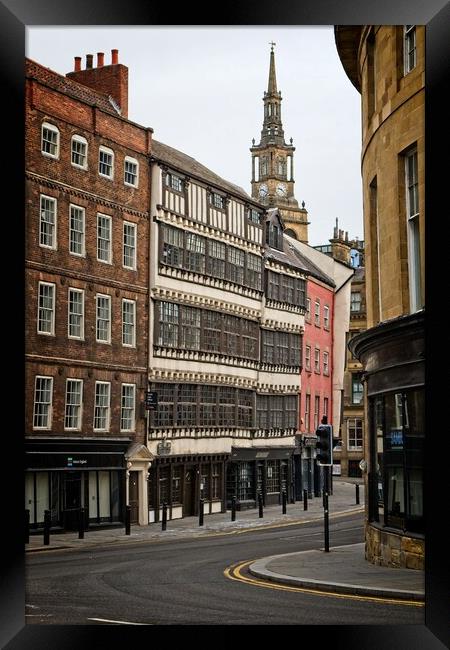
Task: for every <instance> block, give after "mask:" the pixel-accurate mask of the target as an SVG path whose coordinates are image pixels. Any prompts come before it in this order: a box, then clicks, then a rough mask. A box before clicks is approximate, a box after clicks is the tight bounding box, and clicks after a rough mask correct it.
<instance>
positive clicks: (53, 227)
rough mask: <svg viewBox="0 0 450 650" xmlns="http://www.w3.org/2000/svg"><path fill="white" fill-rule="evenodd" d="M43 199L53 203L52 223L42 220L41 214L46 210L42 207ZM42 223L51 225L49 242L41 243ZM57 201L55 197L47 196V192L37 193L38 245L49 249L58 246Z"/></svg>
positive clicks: (54, 248)
mask: <svg viewBox="0 0 450 650" xmlns="http://www.w3.org/2000/svg"><path fill="white" fill-rule="evenodd" d="M43 201H50V203H52V204H53V210H54V212H53V217H54V220H53V223H51V222H50V221H44V220H43V214H44V213H45V212H46V210H45V209H43V207H42V203H43ZM44 223H47V224H50V227H51V235H50V237H51V242H52V243H51V244H43V243H42V226H43V224H44ZM57 228H58V201H57V200H56V199H55V197H54V196H48V195H47V194H40V195H39V246H40V247H41V248H49V249H51V250H56V249H57V247H58V230H57Z"/></svg>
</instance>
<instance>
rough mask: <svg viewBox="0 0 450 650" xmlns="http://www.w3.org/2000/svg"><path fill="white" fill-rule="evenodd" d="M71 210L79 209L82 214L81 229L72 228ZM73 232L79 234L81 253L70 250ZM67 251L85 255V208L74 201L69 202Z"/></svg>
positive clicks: (78, 255)
mask: <svg viewBox="0 0 450 650" xmlns="http://www.w3.org/2000/svg"><path fill="white" fill-rule="evenodd" d="M72 210H79V211H80V212H81V214H82V223H83V228H82V230H81V231H78V230H74V229H73V228H72ZM73 232H74V233H79V234H81V253H77V252H75V251H73V250H72V233H73ZM76 243H78V242H76ZM69 253H70V254H71V255H76V256H77V257H86V208H83V207H82V206H81V205H75V204H74V203H70V204H69Z"/></svg>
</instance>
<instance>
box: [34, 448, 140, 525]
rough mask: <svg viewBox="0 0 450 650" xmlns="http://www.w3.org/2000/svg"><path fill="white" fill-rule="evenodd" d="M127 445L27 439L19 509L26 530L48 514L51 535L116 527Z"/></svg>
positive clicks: (122, 497) (120, 518) (121, 509)
mask: <svg viewBox="0 0 450 650" xmlns="http://www.w3.org/2000/svg"><path fill="white" fill-rule="evenodd" d="M130 442H131V441H130V440H98V439H97V440H87V439H84V440H80V439H78V440H69V439H52V440H48V439H36V438H33V439H28V440H26V441H25V463H26V465H25V509H27V510H29V511H30V531H31V532H33V531H39V530H41V529H42V527H43V522H44V512H45V510H49V511H50V517H51V527H52V529H53V530H55V531H56V530H61V531H63V530H76V529H77V528H78V522H79V516H80V508H82V507H83V508H84V513H85V528H89V527H96V526H111V525H119V524H121V523H122V522H124V517H125V490H126V484H125V481H126V461H125V453H126V451H127V448H128V446H129V445H130Z"/></svg>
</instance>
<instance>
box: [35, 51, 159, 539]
mask: <svg viewBox="0 0 450 650" xmlns="http://www.w3.org/2000/svg"><path fill="white" fill-rule="evenodd" d="M92 58H93V57H92V55H87V57H86V69H85V70H81V59H80V58H79V57H77V58H76V59H75V71H73V72H71V73H69V74H68V75H66V76H65V77H64V76H62V75H60V74H58V73H56V72H53V71H52V70H50V69H48V68H45V67H43V66H41V65H39V64H38V63H36V62H34V61H32V60H29V59H27V60H26V132H25V135H26V210H25V215H26V255H25V260H26V266H25V281H26V305H25V321H26V342H25V352H26V365H25V368H26V395H27V400H26V404H25V441H26V463H27V465H26V470H27V471H26V490H25V508H26V509H28V510H29V511H30V524H31V528H32V529H33V528H35V529H38V528H39V527H41V526H42V523H43V520H44V512H45V510H49V511H50V513H51V521H52V527H54V528H55V529H58V528H60V529H71V528H74V527H76V526H77V525H78V516H79V512H80V508H84V512H85V521H86V524H87V525H89V526H91V527H92V526H95V525H105V524H115V523H118V522H120V521H123V518H124V512H125V505H126V503H128V500H129V503H130V505H131V506H132V521H135V522H136V523H137V522H142V521H143V519H144V512H145V511H146V509H147V485H146V476H147V471H148V466H149V460H150V454H149V452H148V450H147V448H146V447H145V443H146V438H145V425H146V418H145V410H144V409H143V407H142V405H143V401H144V392H145V390H146V387H147V363H148V288H149V281H148V277H149V259H148V251H149V241H148V238H149V206H150V196H149V188H150V183H149V166H148V155H149V153H150V150H151V140H152V129H149V128H144V127H142V126H140V125H137V124H135V123H133V122H131V121H130V120H128V119H127V115H128V105H127V103H128V90H127V85H128V69H127V68H126V66H124V65H121V64H119V63H118V52H117V50H113V51H112V63H111V64H110V65H104V57H103V54H101V53H100V54H99V55H98V60H97V66H96V67H95V68H94V67H93V64H92Z"/></svg>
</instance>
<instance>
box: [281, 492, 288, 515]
mask: <svg viewBox="0 0 450 650" xmlns="http://www.w3.org/2000/svg"><path fill="white" fill-rule="evenodd" d="M281 503H282V505H283V510H282V513H283V515H285V514H286V503H287V497H286V492H285V491H284V490H283V492H282V493H281Z"/></svg>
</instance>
